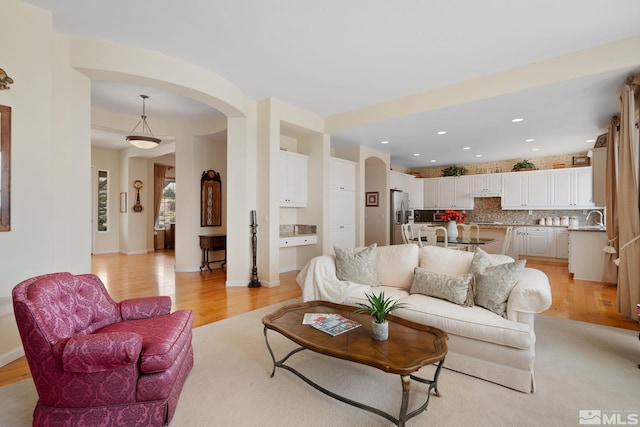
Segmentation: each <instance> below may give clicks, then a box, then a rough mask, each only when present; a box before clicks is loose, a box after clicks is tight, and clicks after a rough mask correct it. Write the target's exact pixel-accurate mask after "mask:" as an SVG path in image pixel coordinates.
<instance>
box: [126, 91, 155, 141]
mask: <svg viewBox="0 0 640 427" xmlns="http://www.w3.org/2000/svg"><path fill="white" fill-rule="evenodd" d="M140 98H142V116H140V121H139V122H138V124H137V125H136V127H134V128H133V130H132V131H131V133H130V134H129V136H127V141H129V142H130V143H131V145H133V146H135V147H138V148H144V149H147V148H153V147H156V146H157V145H158V144H160V141H162V140H161V139H159V138H156V137H154V136H153V133H152V132H151V128H150V127H149V125H148V124H147V116H146V114H145V101H146V100H147V98H149V97H148V96H147V95H140ZM140 124H142V134H135V131H136V129H137V128H138V126H140Z"/></svg>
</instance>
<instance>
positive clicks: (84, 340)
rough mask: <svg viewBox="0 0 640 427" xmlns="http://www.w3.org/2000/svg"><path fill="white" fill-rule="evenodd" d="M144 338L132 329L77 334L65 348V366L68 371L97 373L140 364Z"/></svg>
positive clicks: (63, 361) (63, 363)
mask: <svg viewBox="0 0 640 427" xmlns="http://www.w3.org/2000/svg"><path fill="white" fill-rule="evenodd" d="M141 351H142V337H141V336H140V335H138V334H135V333H132V332H108V333H103V334H101V333H97V334H92V335H76V336H73V337H71V338H69V340H67V342H66V344H65V346H64V349H63V350H62V369H64V370H65V371H66V372H82V373H93V372H103V371H109V370H112V369H118V368H122V367H124V366H129V365H132V364H134V363H137V361H138V358H139V356H140V352H141Z"/></svg>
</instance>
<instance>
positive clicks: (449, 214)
mask: <svg viewBox="0 0 640 427" xmlns="http://www.w3.org/2000/svg"><path fill="white" fill-rule="evenodd" d="M438 218H440V219H441V220H443V221H455V222H464V220H465V219H467V214H466V213H464V212H458V211H452V210H446V211H444V212H443V213H441V214H438Z"/></svg>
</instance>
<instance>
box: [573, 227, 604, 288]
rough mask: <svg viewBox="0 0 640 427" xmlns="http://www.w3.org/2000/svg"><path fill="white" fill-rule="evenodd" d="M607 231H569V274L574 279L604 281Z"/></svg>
mask: <svg viewBox="0 0 640 427" xmlns="http://www.w3.org/2000/svg"><path fill="white" fill-rule="evenodd" d="M606 244H607V233H606V232H605V231H574V230H571V231H569V273H573V278H574V279H580V280H591V281H594V282H600V281H602V268H603V264H604V256H605V253H604V252H603V251H602V248H604V247H605V246H606Z"/></svg>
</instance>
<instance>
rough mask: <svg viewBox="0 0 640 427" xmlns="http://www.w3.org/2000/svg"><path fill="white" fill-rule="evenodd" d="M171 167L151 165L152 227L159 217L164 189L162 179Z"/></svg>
mask: <svg viewBox="0 0 640 427" xmlns="http://www.w3.org/2000/svg"><path fill="white" fill-rule="evenodd" d="M170 168H171V166H165V165H159V164H157V163H154V165H153V225H154V227H155V225H156V224H157V223H158V216H159V215H160V202H161V201H162V189H163V188H164V177H165V175H166V174H167V170H169V169H170Z"/></svg>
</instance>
